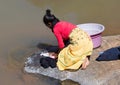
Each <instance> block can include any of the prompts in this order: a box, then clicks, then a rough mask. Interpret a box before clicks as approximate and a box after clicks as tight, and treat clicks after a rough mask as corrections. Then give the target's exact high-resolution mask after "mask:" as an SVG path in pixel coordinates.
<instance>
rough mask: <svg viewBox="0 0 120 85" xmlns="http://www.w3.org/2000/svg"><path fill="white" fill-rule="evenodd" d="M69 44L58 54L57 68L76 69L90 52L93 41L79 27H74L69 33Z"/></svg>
mask: <svg viewBox="0 0 120 85" xmlns="http://www.w3.org/2000/svg"><path fill="white" fill-rule="evenodd" d="M69 39H70V44H69V45H68V46H67V47H65V48H63V49H62V50H61V51H60V53H59V54H58V61H57V67H58V69H59V70H66V69H73V70H77V69H79V67H80V66H81V64H82V63H83V62H84V59H85V58H86V57H87V56H89V55H91V54H92V51H93V43H92V40H91V38H90V36H89V35H88V34H87V33H86V32H85V31H83V30H82V29H80V28H75V29H73V30H72V32H71V33H70V35H69Z"/></svg>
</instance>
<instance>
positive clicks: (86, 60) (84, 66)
mask: <svg viewBox="0 0 120 85" xmlns="http://www.w3.org/2000/svg"><path fill="white" fill-rule="evenodd" d="M89 63H90V62H89V60H88V57H86V58H85V60H84V62H83V64H82V67H81V69H82V70H85V69H86V67H87V66H88V65H89Z"/></svg>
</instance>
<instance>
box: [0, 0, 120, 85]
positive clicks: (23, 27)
mask: <svg viewBox="0 0 120 85" xmlns="http://www.w3.org/2000/svg"><path fill="white" fill-rule="evenodd" d="M47 8H50V9H51V10H52V11H53V13H54V14H55V15H56V16H57V17H58V18H59V19H61V20H66V21H69V22H72V23H74V24H80V23H88V22H92V23H94V22H95V23H100V24H103V25H104V26H105V31H104V32H103V34H102V35H103V36H107V35H117V34H120V24H119V22H120V10H119V8H120V0H0V75H1V76H0V85H58V83H59V81H58V80H53V81H52V82H51V79H49V78H46V77H44V76H39V77H36V76H34V75H30V74H26V73H24V71H23V70H22V69H23V66H24V61H25V58H26V55H29V53H32V51H33V50H35V47H36V45H37V44H38V43H39V42H41V43H48V44H53V45H56V44H57V42H56V39H55V37H54V35H53V34H52V32H50V30H49V29H48V28H47V27H46V26H45V25H44V24H43V22H42V17H43V15H44V13H45V10H46V9H47Z"/></svg>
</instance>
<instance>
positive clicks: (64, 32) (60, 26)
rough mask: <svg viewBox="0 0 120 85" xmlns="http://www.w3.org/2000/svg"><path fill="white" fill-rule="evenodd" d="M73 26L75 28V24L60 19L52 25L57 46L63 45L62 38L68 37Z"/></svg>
mask: <svg viewBox="0 0 120 85" xmlns="http://www.w3.org/2000/svg"><path fill="white" fill-rule="evenodd" d="M74 28H76V25H74V24H72V23H69V22H65V21H60V22H58V23H57V24H56V25H55V26H54V29H53V32H54V35H55V36H56V38H57V41H58V46H59V48H63V47H64V46H65V45H64V42H63V40H67V39H69V34H70V33H71V31H72V29H74Z"/></svg>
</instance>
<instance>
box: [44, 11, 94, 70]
mask: <svg viewBox="0 0 120 85" xmlns="http://www.w3.org/2000/svg"><path fill="white" fill-rule="evenodd" d="M43 22H44V23H45V25H46V26H47V27H49V28H50V29H51V30H52V32H53V33H54V35H55V36H56V39H57V41H58V47H59V52H60V51H61V50H62V49H64V47H66V46H68V45H69V44H71V41H72V40H70V41H69V35H70V34H71V32H72V31H73V29H75V28H77V26H76V25H74V24H72V23H70V22H66V21H60V20H59V19H58V18H56V17H55V16H54V15H52V14H51V12H50V10H49V9H48V10H46V14H45V16H44V17H43ZM83 33H84V32H83ZM85 35H86V34H85ZM87 37H88V36H87ZM71 39H72V38H71ZM73 40H74V39H73ZM88 40H89V39H88ZM90 42H91V41H90ZM72 43H74V42H72ZM83 43H84V42H83ZM83 48H84V46H83ZM91 49H92V48H91ZM58 54H59V53H58ZM88 56H89V55H88ZM88 56H87V57H86V59H85V62H83V64H82V68H83V69H84V68H86V66H87V65H88V64H89V60H88Z"/></svg>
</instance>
